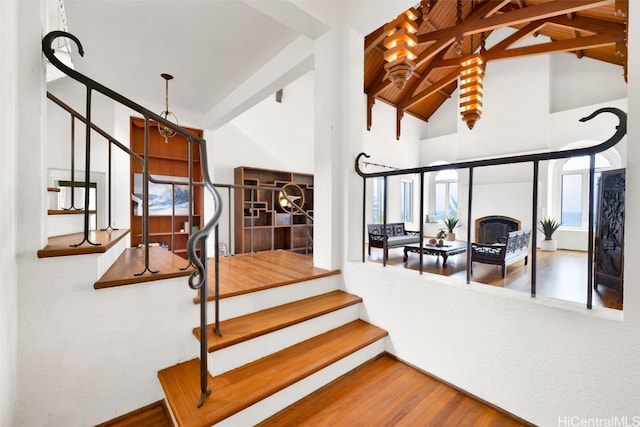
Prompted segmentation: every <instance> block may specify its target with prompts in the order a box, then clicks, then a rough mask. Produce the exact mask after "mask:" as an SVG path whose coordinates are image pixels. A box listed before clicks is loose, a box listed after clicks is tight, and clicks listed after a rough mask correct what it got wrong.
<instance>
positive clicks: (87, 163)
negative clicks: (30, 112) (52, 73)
mask: <svg viewBox="0 0 640 427" xmlns="http://www.w3.org/2000/svg"><path fill="white" fill-rule="evenodd" d="M86 88H87V96H86V113H85V115H86V120H87V124H86V126H85V140H84V141H85V144H84V145H85V152H84V238H83V239H82V242H80V243H77V244H73V245H71V246H73V247H78V246H80V245H82V244H83V243H85V242H86V243H88V244H90V245H92V246H100V245H101V244H100V243H94V242H92V241H91V240H90V239H89V189H90V188H91V185H90V184H91V176H90V175H91V91H92V90H91V88H90V87H89V86H86ZM74 182H75V180H72V181H71V188H72V191H71V194H73V193H74V192H75V191H73V190H74V189H75V187H74Z"/></svg>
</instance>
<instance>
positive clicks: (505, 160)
mask: <svg viewBox="0 0 640 427" xmlns="http://www.w3.org/2000/svg"><path fill="white" fill-rule="evenodd" d="M602 113H611V114H613V115H615V116H617V117H618V125H617V126H616V131H615V132H614V134H613V135H612V136H611V137H609V138H608V139H607V140H606V141H603V142H601V143H600V144H596V145H593V146H589V147H583V148H575V149H571V150H559V151H549V152H544V153H533V154H521V155H516V156H506V157H497V158H494V159H483V160H470V161H464V162H456V163H447V164H441V165H434V166H422V167H417V168H409V169H397V170H393V171H385V172H372V173H365V172H363V171H362V169H360V160H361V159H362V158H363V157H364V158H370V156H369V155H368V154H366V153H360V154H358V155H357V156H356V159H355V170H356V173H357V174H358V175H360V176H361V177H362V179H363V189H364V190H365V191H363V196H362V262H364V261H365V255H364V253H365V252H364V246H365V231H364V229H365V218H366V216H365V209H366V181H367V178H377V177H383V178H384V179H385V180H386V179H387V177H389V176H396V175H407V174H420V177H421V180H420V182H421V186H422V185H423V181H424V174H425V173H426V172H437V171H441V170H448V169H468V170H469V194H468V197H469V199H468V207H467V209H468V211H467V217H468V218H471V217H472V212H471V208H472V203H471V202H472V195H473V171H474V168H476V167H483V166H499V165H506V164H513V163H525V162H526V163H528V162H531V163H532V164H533V176H534V179H533V189H532V199H533V200H532V221H531V223H532V224H537V222H538V221H537V206H538V196H537V194H538V168H539V163H540V161H544V160H557V159H566V158H570V157H579V156H589V157H590V167H589V200H591V201H593V191H594V169H595V155H596V154H597V153H600V152H602V151H605V150H607V149H609V148H611V147H613V146H614V145H616V144H617V143H618V142H620V141H621V140H622V138H623V137H624V136H625V134H626V133H627V114H626V113H625V112H624V111H622V110H620V109H618V108H613V107H605V108H600V109H598V110H596V111H594V112H593V113H591V114H590V115H588V116H586V117H583V118H581V119H580V121H581V122H586V121H589V120H592V119H594V118H595V117H597V116H598V115H600V114H602ZM364 163H368V162H364ZM384 188H385V189H384V192H385V193H384V194H385V195H384V200H385V201H384V206H385V213H384V220H383V222H384V224H385V226H384V227H383V230H384V232H385V233H386V229H387V227H386V221H387V215H386V200H387V197H386V194H387V191H388V189H387V185H386V182H385V186H384ZM421 190H422V187H421ZM592 203H593V202H591V204H590V207H589V230H588V250H587V251H588V257H587V258H588V259H587V264H588V273H587V281H588V283H587V286H588V289H587V308H591V307H592V282H593V274H592V270H591V265H592V263H593V246H594V244H593V240H594V235H593V234H594V233H593V226H592V224H593V206H592ZM423 205H424V192H423V191H420V208H421V209H422V206H423ZM420 217H421V218H422V217H423V216H422V215H421V216H420ZM468 222H469V224H467V235H468V236H471V224H470V222H471V221H468ZM423 231H424V225H423V222H422V220H421V221H420V235H423V234H424V233H423ZM467 240H468V241H467V253H471V239H467ZM536 242H537V235H536V233H532V245H533V247H534V248H535V247H536ZM383 251H384V252H385V253H386V239H384V243H383ZM420 252H422V251H420ZM420 255H421V258H420V262H419V265H420V273H421V274H422V253H421V254H420ZM531 258H532V259H531V261H532V262H531V264H532V275H531V296H532V297H535V296H536V251H535V250H534V251H533V253H532V257H531ZM382 259H383V265H385V266H386V257H384V256H383V257H382ZM470 282H471V263H470V262H467V283H470Z"/></svg>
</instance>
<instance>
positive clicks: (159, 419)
mask: <svg viewBox="0 0 640 427" xmlns="http://www.w3.org/2000/svg"><path fill="white" fill-rule="evenodd" d="M172 426H173V423H172V422H171V415H169V411H168V410H167V407H166V406H165V404H164V401H162V400H160V401H158V402H154V403H152V404H150V405H147V406H145V407H142V408H140V409H136V410H135V411H132V412H130V413H128V414H125V415H122V416H120V417H117V418H114V419H113V420H110V421H106V422H104V423H101V424H98V425H97V426H96V427H172Z"/></svg>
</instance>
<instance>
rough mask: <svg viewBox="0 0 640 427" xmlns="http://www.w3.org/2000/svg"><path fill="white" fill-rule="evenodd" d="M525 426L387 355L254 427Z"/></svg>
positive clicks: (523, 423) (519, 421) (524, 423)
mask: <svg viewBox="0 0 640 427" xmlns="http://www.w3.org/2000/svg"><path fill="white" fill-rule="evenodd" d="M294 425H295V426H523V425H529V424H527V423H526V422H524V421H522V420H518V419H516V418H514V417H512V416H510V415H508V414H505V413H503V412H501V411H499V410H497V409H495V408H493V407H491V406H489V405H487V404H485V403H483V402H481V401H479V400H477V399H475V398H473V397H471V396H468V395H466V394H464V393H462V392H460V391H458V390H456V389H455V388H453V387H451V386H449V385H447V384H445V383H443V382H441V381H439V380H437V379H435V378H432V377H430V376H428V375H426V374H424V373H422V372H420V371H418V370H416V369H414V368H412V367H410V366H408V365H406V364H404V363H402V362H399V361H397V360H396V359H394V358H392V357H390V356H389V355H383V356H381V357H379V358H377V359H374V360H372V361H370V362H368V363H366V364H364V365H362V366H360V367H359V368H357V369H355V370H354V371H352V372H351V373H349V374H348V375H345V376H343V377H341V378H339V379H337V380H336V381H334V382H332V383H330V384H328V385H327V386H325V387H323V388H322V389H320V390H318V391H317V392H315V393H313V394H311V395H309V396H308V397H306V398H305V399H302V400H300V401H298V402H296V403H295V404H293V405H291V406H290V407H288V408H285V409H284V410H282V411H281V412H279V413H277V414H275V415H274V416H272V417H270V418H268V419H267V420H265V421H263V422H262V423H260V424H258V426H261V427H271V426H294Z"/></svg>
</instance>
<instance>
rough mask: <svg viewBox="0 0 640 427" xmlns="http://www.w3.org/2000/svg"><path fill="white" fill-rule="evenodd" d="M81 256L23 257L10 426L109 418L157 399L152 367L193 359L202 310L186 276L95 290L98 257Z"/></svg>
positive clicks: (78, 423)
mask: <svg viewBox="0 0 640 427" xmlns="http://www.w3.org/2000/svg"><path fill="white" fill-rule="evenodd" d="M114 250H116V249H114ZM81 257H82V258H84V260H83V261H82V262H79V260H78V257H60V258H44V259H33V260H29V261H24V263H23V266H24V270H25V273H24V274H23V276H22V278H21V279H22V282H21V290H20V295H19V301H18V303H19V306H20V319H19V320H20V330H19V344H20V345H19V348H20V351H19V371H18V372H19V381H20V393H19V400H18V404H17V414H18V415H17V419H16V422H15V424H13V425H16V426H88V425H96V424H99V423H101V422H104V421H107V420H110V419H113V418H115V417H117V416H119V415H122V414H125V413H128V412H130V411H132V410H135V409H138V408H140V407H142V406H145V405H147V404H149V403H151V402H153V401H157V400H160V399H162V398H163V397H164V393H163V391H162V388H161V386H160V383H159V382H158V379H157V372H158V371H159V370H160V369H163V368H166V367H168V366H172V365H175V364H176V363H178V362H181V361H186V360H190V359H193V358H195V357H197V355H198V351H199V350H198V349H199V347H198V341H197V340H196V339H195V338H194V337H193V335H192V333H191V330H192V329H193V328H194V327H196V326H198V325H199V306H197V305H195V304H194V303H193V297H194V296H195V292H194V291H191V290H190V289H189V287H188V286H187V283H186V280H185V279H184V278H177V279H170V280H163V281H154V282H146V283H140V284H136V285H131V286H122V287H116V288H108V289H102V290H95V289H93V283H94V282H95V281H96V280H97V279H98V278H99V270H98V266H99V264H100V261H99V259H100V258H101V256H98V255H83V256H81ZM34 408H35V409H36V410H34Z"/></svg>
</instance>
